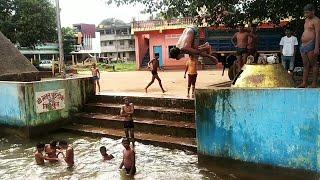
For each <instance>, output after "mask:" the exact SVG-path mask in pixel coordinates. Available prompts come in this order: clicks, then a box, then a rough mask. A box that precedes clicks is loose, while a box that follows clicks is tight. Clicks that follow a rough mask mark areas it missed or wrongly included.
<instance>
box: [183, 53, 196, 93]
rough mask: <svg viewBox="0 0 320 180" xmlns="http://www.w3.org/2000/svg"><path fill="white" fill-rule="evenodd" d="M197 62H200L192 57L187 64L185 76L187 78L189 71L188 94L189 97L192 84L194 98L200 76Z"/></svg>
mask: <svg viewBox="0 0 320 180" xmlns="http://www.w3.org/2000/svg"><path fill="white" fill-rule="evenodd" d="M197 63H198V61H197V60H195V59H194V58H190V59H189V60H188V61H187V64H186V70H185V72H184V78H186V74H187V72H188V95H187V97H188V98H189V97H190V88H191V86H192V98H194V91H195V87H196V82H197V76H198V71H197Z"/></svg>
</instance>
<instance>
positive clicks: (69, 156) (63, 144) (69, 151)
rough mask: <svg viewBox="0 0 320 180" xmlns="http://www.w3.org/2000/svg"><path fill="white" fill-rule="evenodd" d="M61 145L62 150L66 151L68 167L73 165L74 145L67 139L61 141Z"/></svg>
mask: <svg viewBox="0 0 320 180" xmlns="http://www.w3.org/2000/svg"><path fill="white" fill-rule="evenodd" d="M59 146H60V148H61V149H62V150H65V151H66V154H65V156H64V160H65V162H66V163H67V165H68V167H72V166H73V165H74V153H73V147H72V146H71V145H69V144H68V142H67V141H64V140H62V141H59Z"/></svg>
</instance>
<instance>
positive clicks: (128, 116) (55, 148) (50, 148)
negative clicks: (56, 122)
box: [34, 97, 136, 175]
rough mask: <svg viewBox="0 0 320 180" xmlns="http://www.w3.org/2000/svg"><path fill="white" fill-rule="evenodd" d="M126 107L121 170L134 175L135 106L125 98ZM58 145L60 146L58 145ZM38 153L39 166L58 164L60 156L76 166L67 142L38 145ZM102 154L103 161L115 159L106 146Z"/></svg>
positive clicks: (70, 147) (121, 112)
mask: <svg viewBox="0 0 320 180" xmlns="http://www.w3.org/2000/svg"><path fill="white" fill-rule="evenodd" d="M123 100H124V105H123V106H122V107H121V111H120V116H121V117H123V118H124V123H123V127H124V131H125V136H126V137H125V138H123V140H122V145H123V147H124V148H125V149H124V150H123V159H122V162H121V164H120V167H119V168H120V169H122V168H123V167H124V168H125V171H126V173H127V175H134V174H135V173H136V166H135V159H136V158H135V151H134V149H133V148H131V146H130V142H132V146H133V147H134V143H135V139H134V123H133V117H132V116H133V113H134V105H133V103H130V101H129V99H128V98H127V97H125V98H124V99H123ZM57 144H58V145H57ZM36 148H37V151H36V152H35V154H34V157H35V161H36V163H37V164H38V165H44V164H45V161H49V162H50V163H56V162H59V161H60V158H59V155H60V154H61V155H62V156H63V160H64V161H65V162H66V163H67V165H68V167H73V165H74V152H73V147H72V146H71V145H69V144H68V143H67V141H64V140H63V141H59V142H57V141H52V142H50V144H42V143H38V144H37V145H36ZM100 153H101V155H102V157H103V160H111V159H113V158H114V156H113V155H111V154H107V149H106V147H105V146H102V147H100Z"/></svg>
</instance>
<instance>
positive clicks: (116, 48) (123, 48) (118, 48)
mask: <svg viewBox="0 0 320 180" xmlns="http://www.w3.org/2000/svg"><path fill="white" fill-rule="evenodd" d="M130 51H135V47H134V45H130V46H127V45H118V46H102V47H101V52H130Z"/></svg>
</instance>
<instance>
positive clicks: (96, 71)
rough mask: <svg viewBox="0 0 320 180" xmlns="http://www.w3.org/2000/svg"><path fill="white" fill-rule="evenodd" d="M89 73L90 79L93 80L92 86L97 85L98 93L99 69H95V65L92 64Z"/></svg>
mask: <svg viewBox="0 0 320 180" xmlns="http://www.w3.org/2000/svg"><path fill="white" fill-rule="evenodd" d="M91 73H92V77H93V80H94V86H95V87H96V85H98V90H99V92H100V82H99V79H100V71H99V68H97V65H96V63H93V64H92V68H91ZM95 89H96V88H95Z"/></svg>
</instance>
